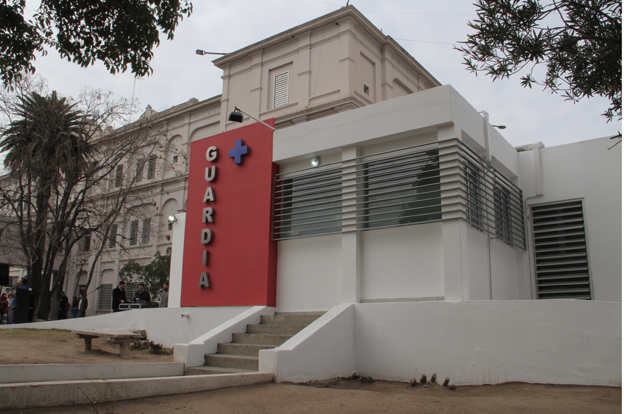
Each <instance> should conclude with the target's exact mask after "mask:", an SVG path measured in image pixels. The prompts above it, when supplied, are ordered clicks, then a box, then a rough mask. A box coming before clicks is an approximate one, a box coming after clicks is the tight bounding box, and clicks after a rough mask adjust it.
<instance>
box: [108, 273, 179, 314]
mask: <svg viewBox="0 0 624 414" xmlns="http://www.w3.org/2000/svg"><path fill="white" fill-rule="evenodd" d="M151 302H152V298H151V296H150V294H149V292H148V291H147V290H145V284H144V283H139V284H138V289H137V291H136V292H134V297H133V298H132V300H131V301H130V300H128V298H127V297H126V282H124V281H123V280H122V281H121V282H119V286H117V287H116V288H115V289H113V312H119V311H120V309H119V305H121V304H122V303H140V304H141V305H142V306H146V307H148V306H150V305H151ZM168 302H169V284H168V283H167V282H165V283H163V293H162V295H161V299H160V307H161V308H166V307H167V305H168Z"/></svg>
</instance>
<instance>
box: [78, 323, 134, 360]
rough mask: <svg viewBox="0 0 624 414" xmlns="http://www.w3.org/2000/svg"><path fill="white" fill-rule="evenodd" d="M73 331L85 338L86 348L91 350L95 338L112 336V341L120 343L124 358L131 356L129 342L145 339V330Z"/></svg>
mask: <svg viewBox="0 0 624 414" xmlns="http://www.w3.org/2000/svg"><path fill="white" fill-rule="evenodd" d="M72 332H73V333H75V334H76V336H77V337H78V338H82V339H84V350H85V351H90V350H91V343H92V341H93V338H99V337H106V338H110V340H111V342H112V343H114V344H118V345H119V355H121V356H122V357H124V358H127V357H129V355H128V344H129V343H131V342H136V341H138V340H139V339H145V337H146V336H145V331H140V332H130V331H113V330H107V329H102V330H99V331H95V330H86V331H78V330H73V331H72Z"/></svg>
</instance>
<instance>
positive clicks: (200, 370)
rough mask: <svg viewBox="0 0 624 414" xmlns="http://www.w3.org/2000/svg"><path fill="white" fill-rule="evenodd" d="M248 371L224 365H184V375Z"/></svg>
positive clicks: (242, 372)
mask: <svg viewBox="0 0 624 414" xmlns="http://www.w3.org/2000/svg"><path fill="white" fill-rule="evenodd" d="M248 372H256V371H250V370H248V369H237V368H224V367H207V366H205V365H204V366H201V367H186V370H185V372H184V373H185V375H215V374H245V373H248Z"/></svg>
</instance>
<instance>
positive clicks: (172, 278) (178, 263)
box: [167, 213, 186, 308]
mask: <svg viewBox="0 0 624 414" xmlns="http://www.w3.org/2000/svg"><path fill="white" fill-rule="evenodd" d="M175 217H176V218H177V221H176V222H175V223H173V237H172V240H173V242H172V244H171V266H170V268H169V299H168V302H167V306H168V307H170V308H179V307H180V300H181V297H182V263H183V258H184V229H185V227H186V213H179V214H176V215H175Z"/></svg>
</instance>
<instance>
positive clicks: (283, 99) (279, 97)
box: [273, 72, 288, 108]
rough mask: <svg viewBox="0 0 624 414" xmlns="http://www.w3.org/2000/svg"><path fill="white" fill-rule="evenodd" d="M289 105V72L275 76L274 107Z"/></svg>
mask: <svg viewBox="0 0 624 414" xmlns="http://www.w3.org/2000/svg"><path fill="white" fill-rule="evenodd" d="M284 105H288V72H284V73H280V74H279V75H275V90H274V94H273V107H274V108H278V107H280V106H284Z"/></svg>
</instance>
